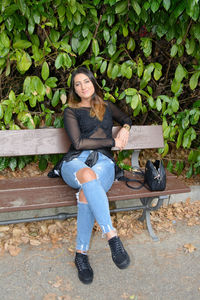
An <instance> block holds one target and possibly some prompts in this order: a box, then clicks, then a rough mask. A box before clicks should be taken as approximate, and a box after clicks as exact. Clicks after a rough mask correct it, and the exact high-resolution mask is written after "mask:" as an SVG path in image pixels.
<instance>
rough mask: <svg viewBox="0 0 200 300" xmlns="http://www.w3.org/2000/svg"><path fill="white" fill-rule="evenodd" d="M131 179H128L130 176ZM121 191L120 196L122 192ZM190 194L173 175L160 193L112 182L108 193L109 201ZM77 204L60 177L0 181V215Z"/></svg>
mask: <svg viewBox="0 0 200 300" xmlns="http://www.w3.org/2000/svg"><path fill="white" fill-rule="evenodd" d="M129 177H130V176H129ZM122 191H123V193H122ZM186 192H190V189H189V187H187V186H185V184H184V183H183V182H182V181H180V180H178V179H177V178H176V180H175V176H173V175H172V176H171V175H169V176H168V177H167V187H166V189H165V191H162V192H160V191H159V192H149V191H148V190H147V189H146V188H142V189H140V190H132V189H130V188H128V187H127V186H126V185H125V182H114V184H113V187H112V189H111V190H110V191H109V192H108V198H109V201H118V200H129V199H139V198H145V197H149V196H150V193H151V197H154V196H155V197H156V196H164V195H170V194H178V193H186ZM72 205H76V198H75V190H74V189H72V188H70V187H69V186H67V185H66V184H65V183H64V182H63V181H62V179H61V178H55V179H52V178H48V177H33V178H17V179H8V180H0V212H11V211H21V210H34V209H41V208H53V207H64V206H72Z"/></svg>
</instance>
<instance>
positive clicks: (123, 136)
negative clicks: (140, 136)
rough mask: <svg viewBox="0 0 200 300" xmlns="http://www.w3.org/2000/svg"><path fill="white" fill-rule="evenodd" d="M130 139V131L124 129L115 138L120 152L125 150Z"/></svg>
mask: <svg viewBox="0 0 200 300" xmlns="http://www.w3.org/2000/svg"><path fill="white" fill-rule="evenodd" d="M128 138H129V130H128V129H127V128H124V127H122V128H121V129H120V131H119V132H118V134H117V136H116V138H115V147H117V148H119V149H120V151H121V150H123V148H124V147H125V146H126V144H127V143H128Z"/></svg>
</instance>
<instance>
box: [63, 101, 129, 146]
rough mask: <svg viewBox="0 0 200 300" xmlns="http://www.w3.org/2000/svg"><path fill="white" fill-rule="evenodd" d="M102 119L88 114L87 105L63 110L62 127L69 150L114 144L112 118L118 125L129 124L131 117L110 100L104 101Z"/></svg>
mask: <svg viewBox="0 0 200 300" xmlns="http://www.w3.org/2000/svg"><path fill="white" fill-rule="evenodd" d="M106 103H107V105H106V111H105V114H104V118H103V120H102V121H99V120H98V119H97V118H96V117H91V116H90V108H89V107H80V108H70V107H67V108H66V109H65V111H64V127H65V130H66V132H67V134H68V136H69V138H70V140H71V142H72V146H71V148H70V150H73V149H74V150H79V151H80V150H88V149H89V150H95V149H102V148H111V147H113V146H115V141H114V139H113V138H112V126H113V120H115V121H116V122H117V123H119V124H120V125H122V126H123V125H124V124H129V125H130V126H131V123H132V122H131V119H130V118H129V117H128V116H127V115H126V114H125V113H124V112H122V111H121V110H120V109H119V108H118V107H117V106H116V105H115V104H113V103H112V102H106Z"/></svg>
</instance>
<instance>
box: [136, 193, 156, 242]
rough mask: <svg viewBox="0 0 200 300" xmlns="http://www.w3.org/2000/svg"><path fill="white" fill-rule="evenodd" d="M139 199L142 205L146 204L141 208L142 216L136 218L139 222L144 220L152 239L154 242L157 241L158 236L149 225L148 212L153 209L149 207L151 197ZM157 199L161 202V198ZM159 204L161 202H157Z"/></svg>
mask: <svg viewBox="0 0 200 300" xmlns="http://www.w3.org/2000/svg"><path fill="white" fill-rule="evenodd" d="M140 201H141V202H142V204H143V205H146V207H147V208H145V209H143V212H142V216H141V217H140V218H138V220H139V221H141V222H144V221H145V220H146V224H147V230H148V232H149V234H150V236H151V238H152V240H153V241H154V242H157V241H159V238H158V237H157V235H156V234H155V232H154V230H153V228H152V225H151V214H150V213H151V210H153V209H151V202H152V201H153V198H141V199H140ZM158 201H160V202H162V200H158ZM157 205H158V204H157ZM157 205H156V206H157ZM160 205H161V204H159V206H160Z"/></svg>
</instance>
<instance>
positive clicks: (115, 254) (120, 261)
mask: <svg viewBox="0 0 200 300" xmlns="http://www.w3.org/2000/svg"><path fill="white" fill-rule="evenodd" d="M108 243H109V246H110V250H111V254H112V259H113V261H114V263H115V264H116V266H117V267H118V268H119V269H125V268H127V267H128V266H129V264H130V257H129V255H128V253H127V252H126V250H125V249H124V246H123V244H122V242H121V240H120V238H119V237H118V236H114V237H113V238H111V239H110V240H109V241H108Z"/></svg>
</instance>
